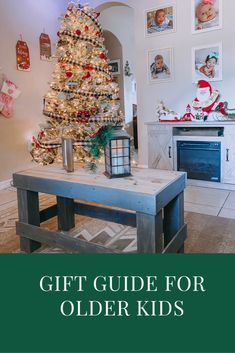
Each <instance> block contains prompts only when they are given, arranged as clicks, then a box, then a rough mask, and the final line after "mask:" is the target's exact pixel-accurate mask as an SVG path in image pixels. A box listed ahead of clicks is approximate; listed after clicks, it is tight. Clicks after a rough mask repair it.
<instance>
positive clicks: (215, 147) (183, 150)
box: [177, 141, 221, 182]
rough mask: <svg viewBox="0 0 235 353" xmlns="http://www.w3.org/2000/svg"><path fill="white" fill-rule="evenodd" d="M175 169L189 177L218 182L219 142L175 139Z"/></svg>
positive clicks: (219, 176)
mask: <svg viewBox="0 0 235 353" xmlns="http://www.w3.org/2000/svg"><path fill="white" fill-rule="evenodd" d="M177 170H178V171H182V172H187V174H188V178H189V179H198V180H207V181H214V182H220V179H221V142H216V141H208V142H207V141H177Z"/></svg>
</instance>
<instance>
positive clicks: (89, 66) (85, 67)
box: [83, 64, 93, 70]
mask: <svg viewBox="0 0 235 353" xmlns="http://www.w3.org/2000/svg"><path fill="white" fill-rule="evenodd" d="M83 69H84V70H93V66H92V65H91V64H85V65H84V66H83Z"/></svg>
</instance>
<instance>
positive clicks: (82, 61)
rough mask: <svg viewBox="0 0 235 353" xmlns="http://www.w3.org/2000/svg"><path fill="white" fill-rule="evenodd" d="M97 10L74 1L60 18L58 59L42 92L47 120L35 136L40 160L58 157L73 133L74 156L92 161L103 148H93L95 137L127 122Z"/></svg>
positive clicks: (34, 152)
mask: <svg viewBox="0 0 235 353" xmlns="http://www.w3.org/2000/svg"><path fill="white" fill-rule="evenodd" d="M99 15H100V14H99V13H97V12H96V11H95V10H93V9H92V8H91V7H90V6H88V5H81V4H76V5H75V4H74V3H70V4H69V5H68V8H67V10H66V12H65V13H64V15H63V16H62V17H61V18H60V30H59V32H58V33H57V35H58V43H57V51H56V59H57V62H56V65H55V70H54V72H53V75H52V81H51V83H50V90H49V92H48V93H47V94H46V95H45V97H44V109H43V114H44V115H45V116H46V117H47V124H46V126H45V127H43V128H42V129H41V130H40V132H39V134H38V136H37V137H35V136H34V137H33V141H32V151H31V155H32V157H33V159H34V161H36V162H38V163H41V164H44V165H45V164H50V163H53V162H54V161H55V160H59V159H60V158H61V140H62V138H64V137H69V138H72V139H73V140H74V144H73V149H74V157H75V160H77V161H86V162H88V163H90V165H91V166H92V165H94V163H95V162H96V160H97V158H98V157H100V154H101V153H100V151H98V152H97V146H96V148H95V150H96V154H94V153H93V151H94V146H93V142H94V141H97V140H102V141H103V140H104V139H105V138H107V139H108V138H109V134H110V133H111V130H112V129H110V126H111V127H112V126H116V125H120V124H122V123H123V116H122V113H121V112H120V104H119V88H118V85H117V84H116V83H115V82H113V78H112V73H111V67H110V66H109V65H108V55H107V54H108V53H107V50H106V48H105V46H104V37H103V30H102V27H101V25H100V24H99V21H98V17H99ZM106 127H107V128H106ZM97 137H98V139H97ZM99 148H101V149H102V148H103V147H102V146H100V147H98V149H99Z"/></svg>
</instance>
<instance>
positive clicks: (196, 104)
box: [192, 80, 219, 115]
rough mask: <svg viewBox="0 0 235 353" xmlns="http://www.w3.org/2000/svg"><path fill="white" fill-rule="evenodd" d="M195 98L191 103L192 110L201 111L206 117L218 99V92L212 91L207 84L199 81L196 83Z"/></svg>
mask: <svg viewBox="0 0 235 353" xmlns="http://www.w3.org/2000/svg"><path fill="white" fill-rule="evenodd" d="M197 86H198V87H197V96H196V98H195V99H194V101H193V102H192V107H193V108H194V109H201V110H202V111H203V112H204V113H206V115H207V114H208V113H210V112H211V111H212V109H213V107H214V105H215V104H216V102H217V100H218V98H219V92H218V91H216V90H212V87H211V85H210V84H209V82H207V81H204V80H200V81H198V83H197Z"/></svg>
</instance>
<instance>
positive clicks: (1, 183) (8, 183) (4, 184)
mask: <svg viewBox="0 0 235 353" xmlns="http://www.w3.org/2000/svg"><path fill="white" fill-rule="evenodd" d="M11 181H12V180H11V179H9V180H4V181H0V190H3V189H6V188H9V187H10V186H11Z"/></svg>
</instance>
